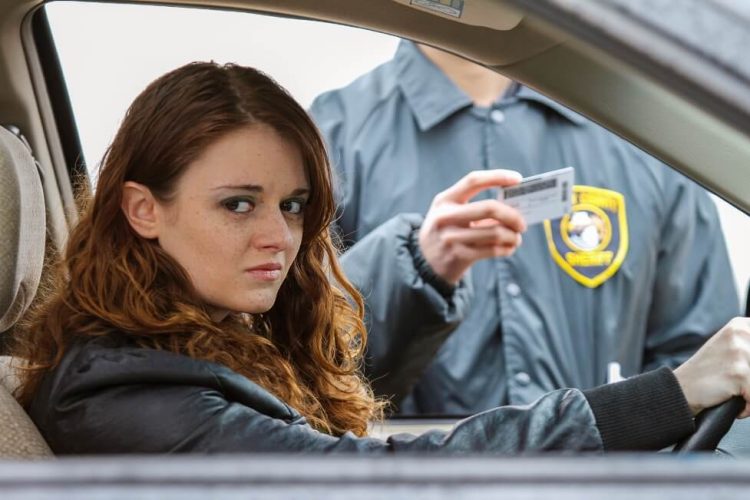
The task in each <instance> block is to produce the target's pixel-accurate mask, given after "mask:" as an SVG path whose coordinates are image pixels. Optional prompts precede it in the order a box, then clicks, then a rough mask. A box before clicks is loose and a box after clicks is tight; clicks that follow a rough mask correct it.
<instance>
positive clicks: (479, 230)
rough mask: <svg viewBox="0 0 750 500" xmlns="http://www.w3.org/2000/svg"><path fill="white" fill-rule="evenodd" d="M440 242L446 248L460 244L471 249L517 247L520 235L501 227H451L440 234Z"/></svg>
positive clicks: (519, 242)
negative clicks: (446, 246)
mask: <svg viewBox="0 0 750 500" xmlns="http://www.w3.org/2000/svg"><path fill="white" fill-rule="evenodd" d="M440 241H441V242H442V243H443V244H444V245H448V246H451V245H456V244H461V245H467V246H470V247H473V248H480V247H495V246H499V247H517V246H519V245H520V244H521V233H519V232H517V231H513V230H511V229H508V228H507V227H505V226H501V225H495V226H483V227H472V228H464V227H453V228H449V229H446V230H445V231H443V232H442V233H441V234H440Z"/></svg>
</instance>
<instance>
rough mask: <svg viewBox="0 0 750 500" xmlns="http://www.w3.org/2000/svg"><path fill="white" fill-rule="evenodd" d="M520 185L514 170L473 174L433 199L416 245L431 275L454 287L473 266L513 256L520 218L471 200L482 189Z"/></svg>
mask: <svg viewBox="0 0 750 500" xmlns="http://www.w3.org/2000/svg"><path fill="white" fill-rule="evenodd" d="M520 180H521V175H520V174H519V173H518V172H514V171H512V170H477V171H474V172H471V173H469V174H467V175H465V176H464V177H463V178H461V179H460V180H459V181H458V182H456V183H455V184H454V185H453V186H451V187H449V188H448V189H446V190H445V191H442V192H440V193H438V194H437V195H436V196H435V198H433V200H432V205H431V206H430V210H429V211H428V212H427V216H426V217H425V220H424V223H423V224H422V227H421V229H420V231H419V246H420V248H421V250H422V254H423V255H424V257H425V259H426V260H427V262H428V263H429V264H430V266H431V267H432V269H433V271H435V273H437V274H438V275H439V276H440V277H442V278H443V279H444V280H446V281H448V282H449V283H456V282H458V280H460V279H461V277H462V276H463V275H464V273H465V272H466V270H467V269H468V268H469V267H471V265H472V264H474V262H476V261H478V260H481V259H486V258H488V257H506V256H508V255H511V254H512V253H513V252H515V250H516V248H517V247H518V246H519V245H520V244H521V233H522V232H523V231H525V230H526V223H525V222H524V220H523V218H522V217H521V214H520V213H519V212H518V211H517V210H515V209H514V208H512V207H509V206H508V205H506V204H504V203H502V202H500V201H499V200H481V201H474V202H469V200H470V199H471V198H473V197H474V196H476V195H477V193H479V192H481V191H484V190H485V189H489V188H493V187H506V186H513V185H515V184H518V183H519V182H520Z"/></svg>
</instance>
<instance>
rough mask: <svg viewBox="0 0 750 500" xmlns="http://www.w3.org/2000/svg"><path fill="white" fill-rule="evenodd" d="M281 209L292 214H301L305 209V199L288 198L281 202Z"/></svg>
mask: <svg viewBox="0 0 750 500" xmlns="http://www.w3.org/2000/svg"><path fill="white" fill-rule="evenodd" d="M281 209H282V210H284V211H285V212H289V213H290V214H301V213H302V212H303V211H304V209H305V201H304V200H286V201H285V202H283V203H282V204H281Z"/></svg>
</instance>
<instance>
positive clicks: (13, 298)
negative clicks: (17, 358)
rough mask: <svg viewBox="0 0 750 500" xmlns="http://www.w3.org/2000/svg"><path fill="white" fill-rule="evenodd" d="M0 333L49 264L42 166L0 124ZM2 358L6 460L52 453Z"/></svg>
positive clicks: (1, 442)
mask: <svg viewBox="0 0 750 500" xmlns="http://www.w3.org/2000/svg"><path fill="white" fill-rule="evenodd" d="M0 206H1V208H0V337H2V336H4V335H8V332H10V331H11V330H12V329H13V326H14V325H15V324H16V323H17V322H18V320H19V319H20V318H21V316H22V315H23V314H24V313H25V312H26V310H27V309H28V307H29V305H30V304H31V301H32V300H33V299H34V296H35V294H36V291H37V287H38V285H39V280H40V278H41V275H42V266H43V263H44V250H45V241H46V238H45V236H46V218H45V206H44V193H43V191H42V182H41V178H40V173H39V171H38V169H37V164H36V162H35V161H34V158H33V157H32V155H31V151H30V150H29V148H28V146H27V145H26V144H25V143H24V141H22V140H21V138H20V136H16V135H15V134H14V133H13V132H11V131H10V130H9V129H6V128H3V127H0ZM10 361H11V360H10V358H9V357H8V356H2V357H0V458H36V457H48V456H51V455H52V452H51V451H50V449H49V446H48V445H47V443H45V441H44V439H43V438H42V436H41V434H40V433H39V431H38V430H37V429H36V427H35V426H34V424H33V422H32V421H31V419H30V418H29V416H28V415H27V414H26V412H25V411H24V410H23V408H22V407H21V405H19V404H18V402H17V401H16V400H15V398H14V397H13V396H12V392H13V389H14V388H15V386H16V385H17V379H16V377H15V374H14V372H13V371H12V369H11V366H10Z"/></svg>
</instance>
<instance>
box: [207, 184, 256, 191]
mask: <svg viewBox="0 0 750 500" xmlns="http://www.w3.org/2000/svg"><path fill="white" fill-rule="evenodd" d="M213 189H214V190H216V189H242V190H244V191H255V192H263V186H258V185H256V184H225V185H223V186H216V187H215V188H213Z"/></svg>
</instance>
